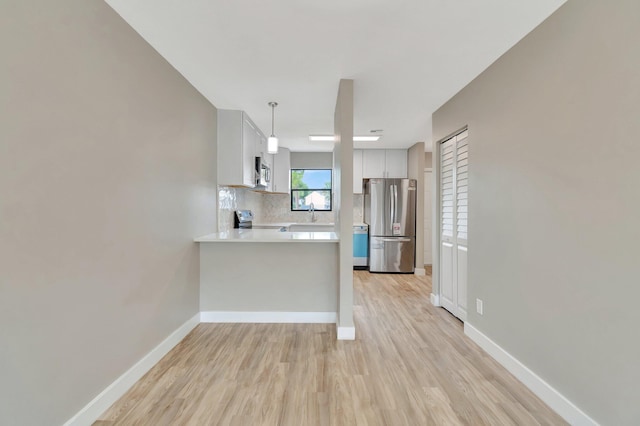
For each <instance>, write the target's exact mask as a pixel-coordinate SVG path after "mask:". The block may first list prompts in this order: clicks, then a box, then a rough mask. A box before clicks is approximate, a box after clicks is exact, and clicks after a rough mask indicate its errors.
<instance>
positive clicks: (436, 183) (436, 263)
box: [429, 125, 469, 306]
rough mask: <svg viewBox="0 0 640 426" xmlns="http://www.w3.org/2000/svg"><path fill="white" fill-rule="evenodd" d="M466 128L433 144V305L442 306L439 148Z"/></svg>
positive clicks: (431, 297) (466, 127)
mask: <svg viewBox="0 0 640 426" xmlns="http://www.w3.org/2000/svg"><path fill="white" fill-rule="evenodd" d="M466 130H469V126H468V125H464V126H463V127H461V128H459V129H458V130H455V131H453V132H451V133H449V134H448V135H447V136H445V137H443V138H441V139H439V140H438V141H437V142H435V143H434V144H433V154H432V155H433V160H432V165H433V167H432V172H433V175H432V176H431V189H432V194H433V195H432V196H433V197H434V203H433V205H432V208H431V213H432V215H431V217H432V218H431V228H432V230H431V240H432V243H431V244H432V245H431V256H432V259H433V264H432V266H431V271H432V272H431V274H432V275H431V283H432V284H431V295H430V296H429V298H430V300H431V304H432V305H433V306H442V305H441V304H440V288H441V286H440V249H441V247H442V227H441V226H440V221H441V219H442V218H441V217H440V216H441V215H440V211H441V206H440V201H441V195H442V194H441V193H440V180H441V179H440V178H441V176H440V154H441V152H440V148H441V146H442V143H443V142H445V141H446V140H448V139H451V138H452V137H453V136H456V135H458V134H460V133H462V132H464V131H466ZM468 294H469V289H468V288H467V295H468Z"/></svg>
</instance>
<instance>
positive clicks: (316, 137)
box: [309, 135, 380, 142]
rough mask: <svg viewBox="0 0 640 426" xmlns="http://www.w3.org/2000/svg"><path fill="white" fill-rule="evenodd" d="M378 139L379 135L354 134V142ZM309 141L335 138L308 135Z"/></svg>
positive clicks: (327, 140)
mask: <svg viewBox="0 0 640 426" xmlns="http://www.w3.org/2000/svg"><path fill="white" fill-rule="evenodd" d="M379 139H380V136H354V137H353V140H354V142H375V141H377V140H379ZM309 140H310V141H311V142H333V141H335V140H336V138H335V137H334V136H326V135H309Z"/></svg>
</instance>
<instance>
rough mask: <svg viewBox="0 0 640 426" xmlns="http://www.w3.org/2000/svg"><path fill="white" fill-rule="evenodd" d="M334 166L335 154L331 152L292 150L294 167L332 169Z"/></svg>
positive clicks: (292, 166)
mask: <svg viewBox="0 0 640 426" xmlns="http://www.w3.org/2000/svg"><path fill="white" fill-rule="evenodd" d="M332 167H333V154H332V153H330V152H292V153H291V168H292V169H330V168H332Z"/></svg>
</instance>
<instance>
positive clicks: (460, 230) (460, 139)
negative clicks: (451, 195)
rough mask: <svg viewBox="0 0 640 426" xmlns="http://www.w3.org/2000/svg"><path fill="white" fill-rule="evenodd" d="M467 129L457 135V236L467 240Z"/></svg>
mask: <svg viewBox="0 0 640 426" xmlns="http://www.w3.org/2000/svg"><path fill="white" fill-rule="evenodd" d="M468 134H469V133H468V132H467V131H464V132H462V133H461V134H459V135H458V136H456V170H455V178H456V179H455V182H456V225H457V226H456V230H457V236H456V237H457V238H458V239H462V240H466V239H467V232H468V220H469V197H468V191H469V174H468V167H469V145H468V143H467V142H468V139H467V135H468Z"/></svg>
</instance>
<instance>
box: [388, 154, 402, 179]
mask: <svg viewBox="0 0 640 426" xmlns="http://www.w3.org/2000/svg"><path fill="white" fill-rule="evenodd" d="M385 154H386V158H385V166H386V171H387V176H386V177H388V178H406V177H407V150H406V149H386V150H385Z"/></svg>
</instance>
